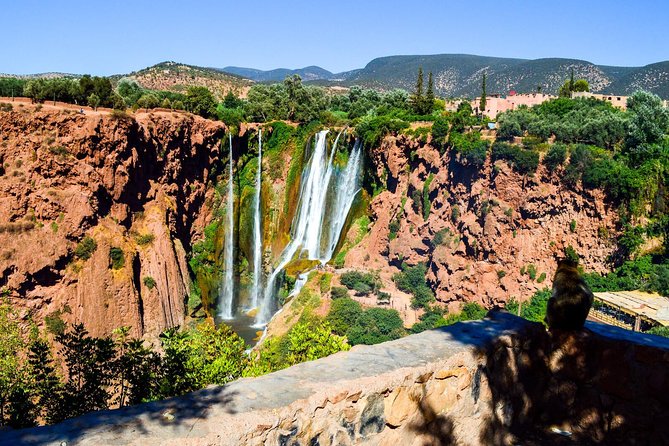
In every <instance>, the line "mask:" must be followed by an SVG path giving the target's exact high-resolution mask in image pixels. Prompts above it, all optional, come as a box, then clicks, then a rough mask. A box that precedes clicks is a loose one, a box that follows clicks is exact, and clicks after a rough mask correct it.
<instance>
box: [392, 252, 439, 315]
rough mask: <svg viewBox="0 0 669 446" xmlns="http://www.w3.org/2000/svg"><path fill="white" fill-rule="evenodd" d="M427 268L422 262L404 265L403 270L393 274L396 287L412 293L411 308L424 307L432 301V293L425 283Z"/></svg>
mask: <svg viewBox="0 0 669 446" xmlns="http://www.w3.org/2000/svg"><path fill="white" fill-rule="evenodd" d="M426 274H427V268H426V267H425V265H423V264H422V263H419V264H418V265H416V266H413V267H404V268H403V271H401V272H399V273H397V274H395V275H394V276H393V281H394V282H395V284H396V285H397V288H398V289H399V290H401V291H404V292H406V293H410V294H412V295H413V299H412V300H411V306H412V308H425V307H427V305H428V304H429V303H431V302H433V301H434V293H433V292H432V290H431V289H430V287H429V286H428V285H427V279H426V277H425V275H426Z"/></svg>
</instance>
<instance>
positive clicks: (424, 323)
mask: <svg viewBox="0 0 669 446" xmlns="http://www.w3.org/2000/svg"><path fill="white" fill-rule="evenodd" d="M486 314H487V311H486V310H485V308H483V307H482V306H481V305H479V304H477V303H475V302H467V303H465V304H464V305H463V306H462V309H461V310H460V311H459V312H457V313H452V314H451V313H444V310H443V309H441V308H440V307H438V306H436V305H432V306H428V307H426V308H425V313H423V314H422V315H421V316H420V321H419V322H416V323H415V324H414V325H413V326H412V327H411V332H412V333H420V332H422V331H425V330H430V329H432V328H438V327H446V326H448V325H453V324H456V323H458V322H465V321H471V320H478V319H483V318H484V317H485V315H486Z"/></svg>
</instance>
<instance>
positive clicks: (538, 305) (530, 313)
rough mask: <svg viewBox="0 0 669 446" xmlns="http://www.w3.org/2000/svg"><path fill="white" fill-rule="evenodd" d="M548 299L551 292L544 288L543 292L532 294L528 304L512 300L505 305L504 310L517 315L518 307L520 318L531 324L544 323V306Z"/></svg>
mask: <svg viewBox="0 0 669 446" xmlns="http://www.w3.org/2000/svg"><path fill="white" fill-rule="evenodd" d="M550 297H551V290H550V289H548V288H544V289H543V290H539V291H537V292H536V293H534V295H533V296H532V298H531V299H530V300H529V302H523V303H522V304H519V303H518V301H516V300H515V299H513V298H512V299H511V300H510V301H509V302H508V303H507V304H506V310H507V311H508V312H509V313H512V314H518V306H519V305H520V307H521V310H520V316H521V317H523V318H525V319H527V320H530V321H533V322H541V323H544V318H545V317H546V305H547V304H548V299H550Z"/></svg>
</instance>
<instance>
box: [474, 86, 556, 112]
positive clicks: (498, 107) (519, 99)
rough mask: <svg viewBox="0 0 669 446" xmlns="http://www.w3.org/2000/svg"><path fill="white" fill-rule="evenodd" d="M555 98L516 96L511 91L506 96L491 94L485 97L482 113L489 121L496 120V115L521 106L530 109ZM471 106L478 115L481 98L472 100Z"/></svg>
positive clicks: (527, 95) (546, 95) (528, 95)
mask: <svg viewBox="0 0 669 446" xmlns="http://www.w3.org/2000/svg"><path fill="white" fill-rule="evenodd" d="M556 97H557V96H553V95H550V94H544V93H527V94H517V93H516V92H515V91H513V90H512V91H510V92H509V94H508V95H506V96H501V95H499V94H493V95H490V96H486V107H485V108H486V109H485V111H483V114H484V115H486V116H487V117H488V118H490V119H496V118H497V115H498V114H500V113H502V112H505V111H509V110H515V109H517V108H518V107H520V106H521V105H525V106H527V107H532V106H534V105H539V104H541V103H543V102H546V101H549V100H551V99H555V98H556ZM471 105H472V109H473V110H474V112H475V113H477V114H478V113H480V111H479V106H480V105H481V98H480V97H478V98H476V99H474V100H473V101H472V102H471Z"/></svg>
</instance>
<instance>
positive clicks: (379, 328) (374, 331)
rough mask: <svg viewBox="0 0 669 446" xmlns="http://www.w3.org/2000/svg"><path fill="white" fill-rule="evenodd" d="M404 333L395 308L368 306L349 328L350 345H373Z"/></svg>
mask: <svg viewBox="0 0 669 446" xmlns="http://www.w3.org/2000/svg"><path fill="white" fill-rule="evenodd" d="M403 335H404V326H403V322H402V318H400V315H399V313H398V312H397V310H393V309H389V308H369V309H367V310H365V311H364V312H363V314H362V315H361V316H360V318H359V320H358V321H357V323H356V324H355V325H354V326H353V327H352V328H351V329H350V330H349V332H348V339H349V342H350V343H351V345H358V344H366V345H373V344H379V343H381V342H386V341H391V340H393V339H399V338H401V337H402V336H403Z"/></svg>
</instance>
